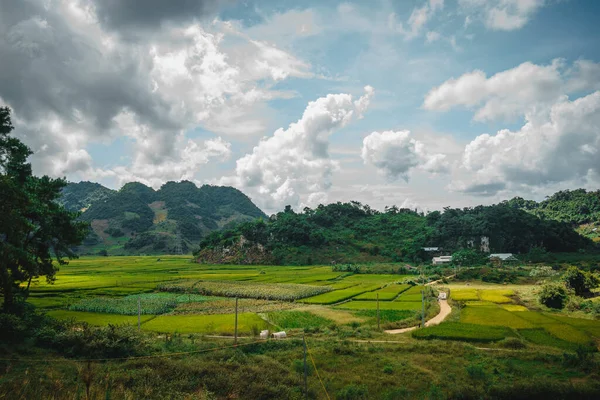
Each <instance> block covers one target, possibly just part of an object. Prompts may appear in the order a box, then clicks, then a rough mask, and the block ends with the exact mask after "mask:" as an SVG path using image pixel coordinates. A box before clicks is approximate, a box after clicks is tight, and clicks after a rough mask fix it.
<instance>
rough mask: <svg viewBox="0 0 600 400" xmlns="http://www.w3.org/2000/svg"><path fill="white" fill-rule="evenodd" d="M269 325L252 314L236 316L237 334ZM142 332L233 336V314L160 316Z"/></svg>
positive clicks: (266, 327) (244, 333) (148, 323)
mask: <svg viewBox="0 0 600 400" xmlns="http://www.w3.org/2000/svg"><path fill="white" fill-rule="evenodd" d="M268 328H269V324H268V323H267V322H266V321H265V320H263V319H262V318H260V317H259V316H258V315H256V314H254V313H242V314H238V333H239V334H240V335H242V334H243V335H249V334H252V332H253V330H262V329H268ZM143 329H144V330H148V331H155V332H162V333H167V332H179V333H202V334H219V335H233V333H234V329H235V314H219V315H202V314H200V315H196V314H193V315H161V316H159V317H156V318H154V319H152V320H150V321H148V322H146V323H145V324H144V325H143Z"/></svg>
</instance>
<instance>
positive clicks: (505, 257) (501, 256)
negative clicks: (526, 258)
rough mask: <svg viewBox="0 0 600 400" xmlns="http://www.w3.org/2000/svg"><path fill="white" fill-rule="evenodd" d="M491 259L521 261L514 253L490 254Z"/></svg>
mask: <svg viewBox="0 0 600 400" xmlns="http://www.w3.org/2000/svg"><path fill="white" fill-rule="evenodd" d="M489 258H490V260H492V259H494V258H497V259H499V260H500V261H519V259H518V258H517V257H515V256H514V255H513V254H512V253H496V254H490V257H489Z"/></svg>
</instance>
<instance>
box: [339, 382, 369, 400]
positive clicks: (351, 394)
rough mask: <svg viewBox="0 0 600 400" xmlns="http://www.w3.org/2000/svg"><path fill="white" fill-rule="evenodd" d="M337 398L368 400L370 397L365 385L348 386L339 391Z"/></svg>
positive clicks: (343, 399)
mask: <svg viewBox="0 0 600 400" xmlns="http://www.w3.org/2000/svg"><path fill="white" fill-rule="evenodd" d="M336 398H337V399H340V400H362V399H365V400H367V399H368V398H369V396H368V390H367V387H366V386H365V385H346V386H344V387H343V388H342V389H340V390H338V392H337V393H336Z"/></svg>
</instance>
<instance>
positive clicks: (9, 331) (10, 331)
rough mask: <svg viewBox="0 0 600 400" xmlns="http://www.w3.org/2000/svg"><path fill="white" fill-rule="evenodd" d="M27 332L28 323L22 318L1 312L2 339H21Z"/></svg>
mask: <svg viewBox="0 0 600 400" xmlns="http://www.w3.org/2000/svg"><path fill="white" fill-rule="evenodd" d="M26 332H27V325H26V323H25V321H23V320H22V319H21V318H19V317H17V316H16V315H12V314H5V313H1V314H0V339H2V341H3V342H17V341H21V340H23V336H24V335H25V333H26Z"/></svg>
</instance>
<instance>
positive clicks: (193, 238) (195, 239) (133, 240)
mask: <svg viewBox="0 0 600 400" xmlns="http://www.w3.org/2000/svg"><path fill="white" fill-rule="evenodd" d="M62 201H63V204H65V206H67V207H68V208H69V209H71V210H83V213H82V214H81V216H80V218H81V219H82V220H84V221H88V222H90V224H91V227H92V232H91V233H90V235H89V236H88V238H87V239H86V240H85V242H84V243H83V245H82V246H81V247H80V248H79V249H78V251H79V253H80V254H97V253H99V252H103V251H104V250H106V251H107V253H108V254H115V255H117V254H161V253H174V252H175V253H176V252H178V251H179V248H181V251H182V252H184V253H187V252H189V251H191V249H192V248H194V247H197V244H198V243H199V241H200V240H201V239H202V238H203V237H204V236H206V235H207V234H209V233H210V232H212V231H215V230H219V229H221V228H224V227H231V226H234V225H236V224H238V223H241V222H246V221H253V220H255V219H257V218H266V215H265V214H264V213H263V212H262V211H261V210H260V209H259V208H258V207H256V206H255V205H254V204H253V203H252V201H251V200H250V199H249V198H248V197H247V196H246V195H245V194H243V193H242V192H240V191H239V190H237V189H234V188H232V187H220V186H209V185H204V186H202V187H200V188H198V187H197V186H196V185H194V184H193V183H192V182H188V181H183V182H167V183H166V184H164V185H163V186H162V187H161V188H160V189H159V190H154V189H152V188H151V187H148V186H146V185H144V184H141V183H139V182H132V183H127V184H126V185H124V186H123V187H122V188H121V189H120V190H119V191H113V190H110V189H107V188H105V187H103V186H101V185H99V184H91V183H90V182H80V183H70V184H69V185H67V187H66V188H65V190H64V191H63V200H62Z"/></svg>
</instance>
